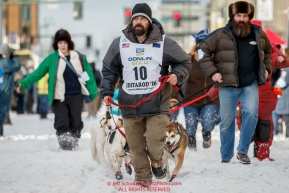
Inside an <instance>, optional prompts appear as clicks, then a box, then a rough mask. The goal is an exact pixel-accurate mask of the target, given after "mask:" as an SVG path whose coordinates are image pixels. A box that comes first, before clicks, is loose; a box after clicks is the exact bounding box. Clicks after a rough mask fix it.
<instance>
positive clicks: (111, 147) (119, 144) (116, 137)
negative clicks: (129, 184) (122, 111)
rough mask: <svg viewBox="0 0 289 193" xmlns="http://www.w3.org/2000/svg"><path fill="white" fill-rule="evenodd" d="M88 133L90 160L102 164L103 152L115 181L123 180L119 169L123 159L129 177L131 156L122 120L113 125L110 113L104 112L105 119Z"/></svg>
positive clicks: (103, 160)
mask: <svg viewBox="0 0 289 193" xmlns="http://www.w3.org/2000/svg"><path fill="white" fill-rule="evenodd" d="M90 133H91V139H90V149H91V155H92V158H93V159H94V160H95V161H97V162H98V163H99V164H101V163H104V162H105V158H104V151H105V152H106V155H107V158H108V161H109V164H110V166H111V167H112V168H113V169H114V170H115V172H116V173H115V177H116V179H117V180H121V179H122V178H123V175H122V173H121V170H120V167H121V164H122V160H123V159H124V161H125V169H126V172H127V173H128V174H129V175H131V173H132V168H131V166H130V164H131V156H130V152H129V146H128V144H127V140H126V136H125V131H124V128H123V120H122V119H121V118H118V119H117V121H116V123H114V120H113V118H112V117H111V115H110V113H109V112H106V117H105V118H103V119H102V120H101V121H100V127H99V126H98V124H94V125H93V126H92V128H91V131H90Z"/></svg>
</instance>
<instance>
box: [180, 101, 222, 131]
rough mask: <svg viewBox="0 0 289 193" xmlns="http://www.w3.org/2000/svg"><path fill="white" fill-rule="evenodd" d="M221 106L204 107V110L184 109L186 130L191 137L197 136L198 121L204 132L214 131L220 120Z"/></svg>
mask: <svg viewBox="0 0 289 193" xmlns="http://www.w3.org/2000/svg"><path fill="white" fill-rule="evenodd" d="M219 110H220V105H204V106H203V107H202V108H193V107H184V114H185V120H186V130H187V132H188V134H189V136H195V134H196V131H197V126H198V121H200V122H201V124H202V128H203V129H202V131H212V130H213V129H214V127H215V125H216V124H217V123H218V122H219V119H220V112H219Z"/></svg>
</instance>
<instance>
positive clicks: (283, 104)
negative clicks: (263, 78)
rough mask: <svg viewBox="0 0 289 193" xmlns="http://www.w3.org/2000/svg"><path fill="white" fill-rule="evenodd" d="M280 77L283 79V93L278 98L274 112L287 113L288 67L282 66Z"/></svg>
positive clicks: (288, 110) (288, 96) (288, 107)
mask: <svg viewBox="0 0 289 193" xmlns="http://www.w3.org/2000/svg"><path fill="white" fill-rule="evenodd" d="M281 77H282V78H284V79H285V82H286V87H285V88H284V90H283V95H282V96H281V97H279V98H278V102H277V106H276V109H275V110H276V113H277V114H278V115H289V100H288V99H289V68H284V69H283V71H282V73H281Z"/></svg>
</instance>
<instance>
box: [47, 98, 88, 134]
mask: <svg viewBox="0 0 289 193" xmlns="http://www.w3.org/2000/svg"><path fill="white" fill-rule="evenodd" d="M52 108H53V112H54V114H55V119H54V128H55V129H56V135H60V134H62V133H66V132H71V133H72V134H73V135H75V136H76V137H78V138H80V135H81V134H80V133H81V129H82V128H83V122H82V120H81V111H82V108H83V98H82V94H76V95H65V100H64V101H63V102H60V100H54V101H53V103H52Z"/></svg>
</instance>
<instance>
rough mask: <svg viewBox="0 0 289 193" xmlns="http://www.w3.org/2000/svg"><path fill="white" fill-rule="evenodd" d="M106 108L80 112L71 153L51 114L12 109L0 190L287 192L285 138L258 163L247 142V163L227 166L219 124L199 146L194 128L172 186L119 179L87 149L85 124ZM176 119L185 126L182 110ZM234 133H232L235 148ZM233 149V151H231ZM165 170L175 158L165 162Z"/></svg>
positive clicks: (288, 147)
mask: <svg viewBox="0 0 289 193" xmlns="http://www.w3.org/2000/svg"><path fill="white" fill-rule="evenodd" d="M105 110H106V108H105V107H104V106H103V107H102V108H101V110H100V112H99V113H98V115H97V118H96V119H92V118H90V119H88V118H87V114H86V113H83V116H82V118H83V122H84V129H83V130H82V136H81V139H80V141H79V148H78V149H76V150H74V151H64V150H61V149H59V145H58V142H57V138H56V135H55V130H54V128H53V123H54V121H53V119H54V116H53V114H49V116H48V119H47V120H40V119H39V116H38V115H17V114H13V113H11V114H10V116H11V120H12V125H5V126H4V135H5V138H4V139H3V138H2V139H0V147H1V148H0V154H1V156H0V171H1V175H0V192H3V193H10V192H11V193H12V192H13V193H22V192H23V193H28V192H33V193H37V192H41V193H42V192H47V193H57V192H59V193H95V192H101V193H102V192H104V193H114V192H176V193H177V192H182V193H189V192H194V193H195V192H205V193H206V192H209V193H210V192H214V193H219V192H224V193H226V192H230V193H231V192H233V193H235V192H236V193H244V192H250V193H255V192H256V193H264V192H276V193H277V192H278V193H279V192H282V193H283V192H284V193H285V192H289V183H288V180H289V164H288V161H289V139H288V138H287V139H286V138H285V137H284V136H283V135H282V134H279V135H278V136H275V137H274V142H273V145H272V147H271V157H272V158H274V159H275V161H273V162H271V161H269V160H268V159H266V160H264V161H262V162H260V161H258V160H257V159H256V158H253V157H252V155H253V148H252V145H251V146H250V150H249V157H250V159H251V162H252V163H251V164H250V165H243V164H240V163H239V162H238V160H237V159H236V157H234V158H233V159H232V160H231V163H229V164H222V163H221V158H220V152H219V148H220V137H219V126H216V127H215V129H214V131H213V134H212V146H211V148H210V149H203V147H202V135H201V126H200V125H199V126H198V131H197V151H196V152H195V151H189V150H187V151H186V154H185V161H184V165H183V167H182V168H181V170H180V172H179V175H178V176H177V178H175V179H174V181H173V182H174V183H175V184H171V185H169V184H167V181H168V179H162V180H157V179H155V178H154V179H153V181H154V182H155V184H152V185H151V187H150V188H151V189H144V188H140V187H138V186H135V185H133V184H132V182H133V180H134V176H133V175H132V176H130V175H128V174H127V173H125V169H124V166H122V172H123V175H124V178H123V180H121V181H117V180H115V176H114V175H115V172H114V171H113V169H111V168H110V167H109V166H108V164H102V165H98V164H97V163H96V162H95V161H94V160H93V159H92V157H91V153H90V128H91V127H92V125H93V124H98V125H99V120H100V119H102V118H103V117H104V113H105ZM179 122H181V123H183V124H184V116H183V114H182V113H181V114H180V116H179ZM238 138H239V131H236V143H235V149H236V147H237V143H238ZM235 153H236V150H235ZM169 165H170V171H171V173H172V170H173V168H174V162H173V161H170V162H169Z"/></svg>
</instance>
